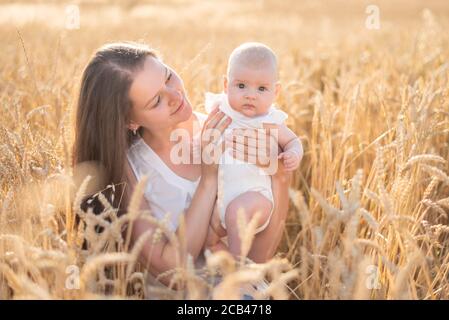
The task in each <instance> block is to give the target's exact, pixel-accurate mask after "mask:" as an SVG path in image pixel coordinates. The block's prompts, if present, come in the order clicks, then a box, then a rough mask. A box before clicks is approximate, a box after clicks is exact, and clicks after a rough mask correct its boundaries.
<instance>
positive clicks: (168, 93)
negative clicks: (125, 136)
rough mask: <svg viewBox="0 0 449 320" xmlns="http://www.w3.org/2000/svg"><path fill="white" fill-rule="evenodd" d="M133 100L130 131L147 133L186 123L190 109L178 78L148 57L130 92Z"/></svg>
mask: <svg viewBox="0 0 449 320" xmlns="http://www.w3.org/2000/svg"><path fill="white" fill-rule="evenodd" d="M129 96H130V99H131V101H132V108H131V111H130V123H129V128H130V129H131V130H134V129H137V128H139V127H144V128H145V129H147V130H149V131H150V132H152V131H155V130H158V129H166V128H171V127H173V126H175V125H176V124H178V123H180V122H183V121H186V120H188V119H189V117H190V115H191V114H192V106H191V105H190V102H189V100H188V98H187V97H186V94H185V89H184V84H183V82H182V80H181V79H180V78H179V76H178V75H177V74H176V72H174V71H173V70H172V69H170V68H169V67H168V66H166V65H165V64H164V63H162V61H160V60H158V59H156V58H154V57H151V56H148V57H147V58H146V60H145V64H144V67H143V69H142V70H140V71H138V72H137V73H136V75H135V77H134V80H133V82H132V84H131V88H130V90H129Z"/></svg>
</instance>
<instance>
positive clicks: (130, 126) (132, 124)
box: [127, 120, 140, 132]
mask: <svg viewBox="0 0 449 320" xmlns="http://www.w3.org/2000/svg"><path fill="white" fill-rule="evenodd" d="M127 127H128V129H129V130H131V131H132V132H136V131H137V130H138V129H139V127H140V126H139V125H138V124H137V123H135V122H134V121H133V120H129V123H128V126H127Z"/></svg>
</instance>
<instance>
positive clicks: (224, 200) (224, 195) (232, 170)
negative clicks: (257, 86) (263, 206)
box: [205, 92, 288, 233]
mask: <svg viewBox="0 0 449 320" xmlns="http://www.w3.org/2000/svg"><path fill="white" fill-rule="evenodd" d="M217 102H219V104H220V107H219V108H220V111H222V112H223V113H224V114H226V115H227V116H229V117H230V118H231V119H232V122H231V124H230V125H229V126H228V127H227V129H226V130H225V132H224V134H226V133H227V132H229V131H231V130H233V129H236V128H244V129H248V128H251V129H263V124H264V123H271V124H283V123H284V121H285V120H286V119H287V118H288V115H287V114H286V113H285V112H283V111H282V110H279V109H277V108H276V107H275V106H271V107H270V109H269V111H268V113H267V114H265V115H261V116H257V117H252V118H250V117H247V116H245V115H243V114H241V113H240V112H237V111H235V110H234V109H232V107H231V106H230V105H229V102H228V98H227V95H226V94H225V93H219V94H215V93H211V92H207V93H206V100H205V109H206V111H207V112H208V113H210V112H211V111H212V110H211V109H212V107H213V106H214V105H216V103H217ZM228 151H230V149H227V150H226V151H225V152H224V153H223V155H222V156H221V159H220V165H219V170H218V195H217V206H218V210H219V213H220V221H221V225H222V226H223V228H224V229H226V226H225V222H224V221H225V218H224V217H225V212H226V208H227V206H228V205H229V203H230V202H231V201H232V200H234V199H235V198H236V197H237V196H239V195H241V194H243V193H245V192H249V191H256V192H260V193H261V194H262V195H263V196H264V197H266V198H267V199H268V200H269V201H270V202H271V203H272V210H271V213H270V218H269V219H268V220H267V222H266V223H265V224H264V225H263V226H261V227H259V228H258V229H257V230H256V233H259V232H260V231H262V230H264V229H265V228H266V227H267V226H268V224H269V222H270V219H271V214H272V213H273V208H274V199H273V193H272V190H271V176H270V175H267V174H265V173H264V172H263V171H262V170H261V169H260V168H259V167H257V166H256V165H254V164H250V163H247V162H243V161H239V160H237V159H234V158H233V157H232V155H231V153H230V152H228Z"/></svg>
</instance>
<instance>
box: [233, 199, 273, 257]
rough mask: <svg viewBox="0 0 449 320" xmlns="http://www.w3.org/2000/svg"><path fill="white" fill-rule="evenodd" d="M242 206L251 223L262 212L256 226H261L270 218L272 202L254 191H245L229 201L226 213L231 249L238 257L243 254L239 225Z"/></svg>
mask: <svg viewBox="0 0 449 320" xmlns="http://www.w3.org/2000/svg"><path fill="white" fill-rule="evenodd" d="M240 208H242V209H243V210H244V212H245V217H246V222H247V223H249V221H250V220H251V219H252V218H253V216H254V215H255V213H256V212H260V216H259V221H258V222H257V227H256V228H259V227H261V226H263V225H264V224H265V223H266V222H267V220H268V219H269V218H270V213H271V209H272V203H271V201H270V200H268V199H267V198H266V197H264V196H263V195H262V194H261V193H259V192H254V191H249V192H245V193H243V194H241V195H239V196H238V197H236V198H235V199H234V200H232V201H231V202H230V203H229V205H228V207H227V208H226V213H225V224H226V231H227V233H228V244H229V251H230V252H231V253H232V255H233V256H234V257H235V258H237V259H238V258H239V257H240V255H241V239H240V235H239V230H238V226H237V221H238V220H237V219H238V216H237V212H238V210H239V209H240Z"/></svg>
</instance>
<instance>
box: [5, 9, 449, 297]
mask: <svg viewBox="0 0 449 320" xmlns="http://www.w3.org/2000/svg"><path fill="white" fill-rule="evenodd" d="M69 5H72V7H70V8H72V9H67V8H68V6H69ZM73 5H75V7H73ZM370 5H375V6H376V7H375V8H377V9H378V10H379V11H378V12H379V18H380V20H379V22H380V23H379V28H374V29H372V28H370V27H369V26H370V25H369V24H368V25H367V19H369V17H370V15H372V11H370V10H369V9H368V11H367V8H371V9H372V8H373V7H369V6H370ZM73 8H77V9H78V10H79V14H80V15H79V25H77V23H76V19H74V18H73ZM67 10H69V11H67ZM70 10H72V11H70ZM370 21H371V20H370ZM448 27H449V2H447V1H444V0H439V1H437V0H431V1H418V0H412V1H405V0H397V1H386V0H383V1H356V0H348V1H342V0H341V1H340V0H331V1H312V0H310V1H292V0H285V1H274V0H265V1H264V0H254V1H253V0H248V1H215V0H210V1H206V0H172V1H162V0H159V1H106V0H105V1H73V2H65V1H14V2H11V1H4V0H1V1H0V39H1V43H2V48H1V50H0V65H1V69H0V115H1V118H0V210H1V211H0V298H1V299H12V298H29V297H31V298H33V297H34V298H66V299H70V298H75V299H76V298H96V297H105V296H106V295H109V296H114V297H120V298H125V297H138V298H149V297H152V296H154V295H159V294H160V295H163V296H164V297H165V298H173V297H177V298H179V297H182V298H191V299H194V298H205V297H224V298H232V297H234V296H235V290H236V288H237V287H238V283H239V282H242V281H243V282H244V281H250V280H251V279H250V278H245V275H247V274H248V273H247V272H248V270H252V269H250V267H249V266H240V267H239V266H237V267H236V268H235V269H233V270H232V272H231V271H230V272H229V274H228V275H227V277H225V281H227V282H225V283H226V284H227V285H226V286H222V287H219V286H218V287H210V286H207V285H206V284H205V283H203V282H201V281H200V280H198V279H196V278H194V277H193V276H191V274H192V270H191V266H190V265H189V263H188V261H185V264H184V265H183V266H182V268H180V270H181V271H179V270H178V271H177V272H178V273H179V277H178V278H177V280H176V281H178V282H179V283H183V284H185V285H186V289H185V290H183V291H181V292H177V293H173V292H166V291H164V290H162V289H160V288H158V289H157V290H156V289H154V288H153V289H154V291H151V292H150V291H149V290H148V288H146V286H145V285H144V280H143V279H144V278H145V271H143V270H140V269H139V268H138V267H135V266H134V263H130V262H129V260H132V261H135V255H132V254H131V255H128V253H125V252H124V250H123V247H124V245H123V244H122V243H121V242H120V239H119V237H118V235H117V234H116V233H114V232H110V233H109V234H103V235H95V234H92V233H88V232H86V233H88V234H84V233H83V229H82V228H79V227H78V228H77V227H76V226H75V225H74V224H73V216H74V214H75V213H76V212H77V211H78V208H77V207H76V204H77V202H76V200H77V199H78V197H75V194H76V193H77V191H76V190H75V189H76V188H75V187H74V186H73V184H72V182H71V180H70V178H69V176H70V174H71V165H70V159H71V143H72V132H71V129H72V123H71V112H72V108H73V106H74V104H75V102H76V93H77V86H78V85H79V80H80V76H81V73H82V70H83V67H84V65H85V64H86V63H87V61H88V59H89V57H90V55H91V54H92V53H93V52H94V50H95V49H96V48H98V47H99V46H101V45H102V44H104V43H106V42H112V41H118V40H132V41H139V42H145V43H147V44H149V45H150V46H152V47H154V48H156V49H157V50H158V51H159V52H160V53H161V54H162V57H163V59H164V61H165V62H166V63H168V64H169V65H171V66H173V67H174V69H175V70H177V71H178V73H180V74H181V76H182V78H183V80H184V82H185V86H186V89H187V92H188V95H189V97H190V100H191V102H192V104H193V105H194V106H195V109H197V110H202V108H203V105H202V103H203V101H202V100H203V96H204V92H205V91H219V90H221V84H222V75H223V74H224V73H225V70H226V61H227V57H228V55H229V53H230V52H231V51H232V49H233V48H234V47H235V46H237V45H238V44H240V43H241V42H244V41H260V42H264V43H266V44H268V45H269V46H270V47H272V48H273V50H274V51H275V52H276V53H277V54H278V59H279V65H280V80H281V83H282V86H283V88H282V92H281V95H280V97H279V99H278V104H279V106H280V107H281V108H282V109H283V110H285V111H286V112H287V113H288V114H289V115H290V117H289V120H288V121H289V122H288V124H289V126H290V127H291V128H292V129H293V130H295V131H296V132H297V133H298V134H299V135H300V136H301V138H302V141H303V144H304V147H305V157H304V160H303V162H302V165H301V167H300V169H299V170H298V171H297V172H295V174H294V181H293V184H292V187H291V190H290V198H291V203H290V211H289V216H288V220H287V227H286V230H285V231H284V235H283V239H282V243H281V245H280V247H279V252H278V255H277V257H276V259H275V260H273V261H271V262H270V263H268V264H266V265H264V266H259V267H258V269H257V270H258V272H259V273H258V275H260V277H262V276H264V275H265V276H267V278H269V279H271V284H272V285H271V286H270V287H269V288H268V289H267V290H266V292H263V294H264V295H265V296H271V297H272V298H274V299H329V298H332V299H355V298H372V299H408V298H411V299H447V298H449V279H448V271H449V264H448V259H449V258H448V257H449V255H448V253H449V251H448V237H447V236H448V232H449V226H448V225H447V224H448V217H447V214H448V212H449V177H448V173H449V165H448V159H449V100H448V99H449V97H448V95H449V82H448V76H449V71H448V70H449V36H448V32H447V30H449V29H448ZM80 194H82V190H81V192H78V196H80ZM74 201H75V202H74ZM111 212H113V210H111ZM89 221H90V220H89V219H88V218H86V221H85V223H86V225H88V229H87V230H90V229H89V223H93V222H89ZM107 226H108V227H110V228H117V227H118V226H117V225H112V224H111V225H107ZM87 237H90V238H89V239H90V241H91V242H99V243H101V244H104V246H96V247H95V248H92V247H90V248H88V249H87V250H86V249H85V248H84V249H83V248H82V247H81V245H80V244H81V243H82V242H83V239H84V238H87ZM95 237H98V239H97V238H95ZM215 258H216V259H215V260H212V261H211V262H210V264H211V265H214V266H215V265H218V267H220V264H223V263H225V262H223V261H225V260H226V257H224V258H223V257H221V258H220V257H215ZM133 259H134V260H133ZM105 265H108V266H109V267H108V268H106V270H104V266H105ZM70 266H76V268H78V269H79V270H80V281H79V288H77V289H75V290H73V289H70V288H68V287H67V277H68V276H70V275H72V274H71V273H70V272H67V270H69V271H70V269H67V268H70ZM221 267H222V268H223V266H221ZM211 268H212V267H211ZM209 271H210V270H209ZM245 272H246V273H245ZM226 279H227V280H226ZM245 279H246V280H245Z"/></svg>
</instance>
